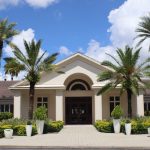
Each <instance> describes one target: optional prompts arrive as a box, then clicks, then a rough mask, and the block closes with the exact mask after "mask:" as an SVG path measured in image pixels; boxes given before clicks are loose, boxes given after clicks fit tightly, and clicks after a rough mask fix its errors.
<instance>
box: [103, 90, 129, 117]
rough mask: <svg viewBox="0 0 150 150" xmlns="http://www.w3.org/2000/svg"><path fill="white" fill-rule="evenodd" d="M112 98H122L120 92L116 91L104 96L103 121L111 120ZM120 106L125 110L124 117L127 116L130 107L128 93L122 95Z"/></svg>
mask: <svg viewBox="0 0 150 150" xmlns="http://www.w3.org/2000/svg"><path fill="white" fill-rule="evenodd" d="M110 96H120V93H119V90H117V89H115V90H112V91H110V92H108V93H105V94H103V95H102V119H109V118H110V102H109V97H110ZM120 106H121V108H122V109H123V112H124V116H127V114H128V113H127V108H128V106H127V97H126V93H124V94H122V95H121V97H120Z"/></svg>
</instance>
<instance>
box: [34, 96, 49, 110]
mask: <svg viewBox="0 0 150 150" xmlns="http://www.w3.org/2000/svg"><path fill="white" fill-rule="evenodd" d="M38 98H42V102H38ZM44 98H47V102H43V99H44ZM48 101H49V100H48V96H37V98H36V107H38V104H42V106H43V105H44V103H47V108H48V107H49V106H48V105H49V102H48Z"/></svg>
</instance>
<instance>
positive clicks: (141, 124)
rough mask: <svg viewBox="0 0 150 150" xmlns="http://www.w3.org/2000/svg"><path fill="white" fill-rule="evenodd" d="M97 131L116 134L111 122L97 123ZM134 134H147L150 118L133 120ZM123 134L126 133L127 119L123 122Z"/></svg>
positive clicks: (99, 121)
mask: <svg viewBox="0 0 150 150" xmlns="http://www.w3.org/2000/svg"><path fill="white" fill-rule="evenodd" d="M94 126H95V127H96V129H97V130H98V131H99V132H104V133H114V129H113V123H112V121H111V120H98V121H96V122H95V125H94ZM131 126H132V130H131V133H132V134H147V133H148V131H147V129H148V127H150V117H140V118H135V119H132V120H131ZM121 132H122V133H125V119H122V120H121Z"/></svg>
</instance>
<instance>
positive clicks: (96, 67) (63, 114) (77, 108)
mask: <svg viewBox="0 0 150 150" xmlns="http://www.w3.org/2000/svg"><path fill="white" fill-rule="evenodd" d="M56 65H57V67H58V68H59V70H60V71H63V72H64V73H63V74H58V73H54V72H44V73H43V74H42V77H41V79H40V82H39V83H37V84H36V86H35V100H34V109H35V108H36V107H38V106H41V105H45V106H46V107H47V108H48V117H49V118H50V119H52V120H63V121H64V122H65V123H66V124H91V123H94V122H95V121H96V120H101V119H108V118H110V112H111V111H112V109H113V108H114V107H115V106H116V105H118V104H120V105H121V107H122V108H123V110H124V114H125V116H127V97H126V93H123V95H121V96H120V92H119V87H118V88H116V89H114V90H112V91H110V92H109V93H106V94H103V95H97V92H98V89H100V88H101V87H102V86H104V85H105V82H97V75H98V73H100V72H101V71H104V70H107V69H109V68H106V67H104V66H102V65H101V64H100V62H98V61H96V60H94V59H92V58H89V57H87V56H85V55H83V54H80V53H76V54H74V55H72V56H70V57H68V58H67V59H65V60H63V61H61V62H59V63H57V64H56ZM10 89H12V90H13V91H14V93H15V96H14V117H18V118H28V109H29V96H28V92H29V84H28V82H27V81H25V80H23V81H21V82H20V83H17V84H15V85H13V86H11V87H10ZM132 108H133V115H134V116H136V115H138V116H143V115H144V96H143V93H140V95H139V96H133V98H132Z"/></svg>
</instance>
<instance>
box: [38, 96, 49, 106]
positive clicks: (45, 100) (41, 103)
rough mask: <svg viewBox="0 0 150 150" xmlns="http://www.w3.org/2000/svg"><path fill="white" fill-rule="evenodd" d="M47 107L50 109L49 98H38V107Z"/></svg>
mask: <svg viewBox="0 0 150 150" xmlns="http://www.w3.org/2000/svg"><path fill="white" fill-rule="evenodd" d="M40 106H45V107H46V108H48V97H38V98H37V107H40Z"/></svg>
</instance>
